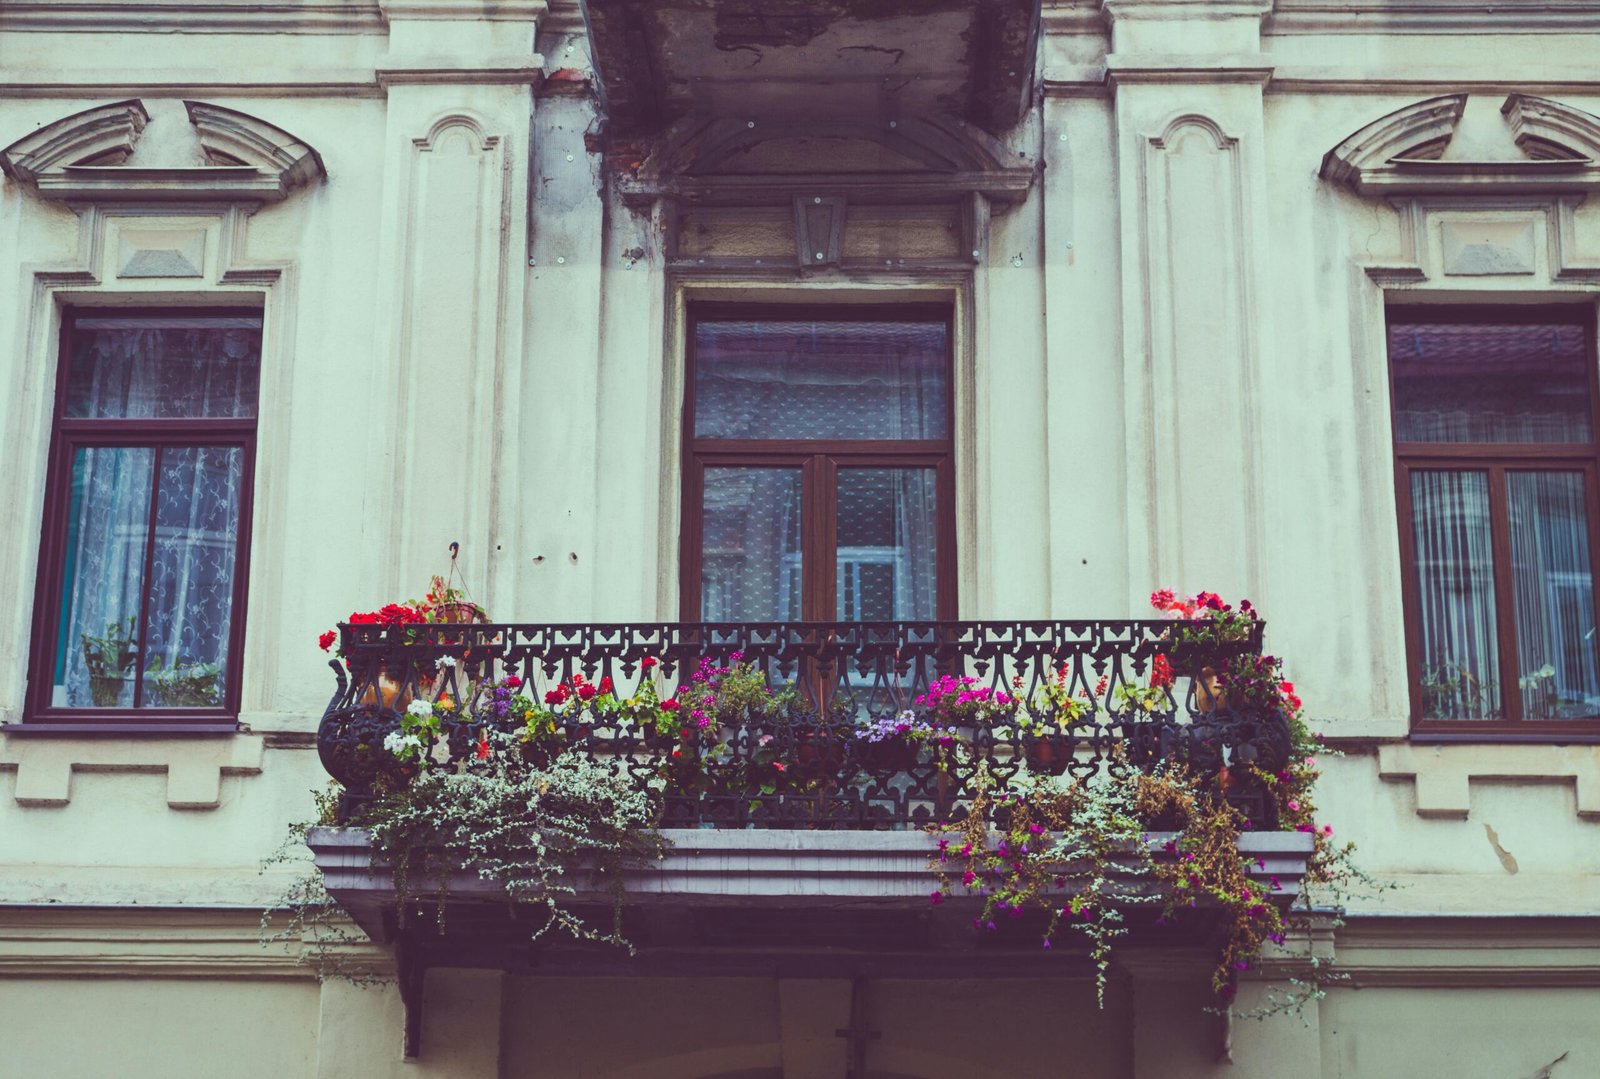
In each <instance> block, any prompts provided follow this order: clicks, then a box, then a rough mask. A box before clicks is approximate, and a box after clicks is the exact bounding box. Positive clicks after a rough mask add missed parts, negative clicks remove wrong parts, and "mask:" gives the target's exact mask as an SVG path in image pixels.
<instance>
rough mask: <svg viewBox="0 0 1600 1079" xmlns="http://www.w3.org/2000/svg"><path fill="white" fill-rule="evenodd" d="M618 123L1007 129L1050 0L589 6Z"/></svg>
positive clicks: (1029, 77) (594, 1) (636, 129)
mask: <svg viewBox="0 0 1600 1079" xmlns="http://www.w3.org/2000/svg"><path fill="white" fill-rule="evenodd" d="M583 7H584V13H585V18H586V19H587V22H588V27H589V41H590V47H591V49H592V50H593V57H594V62H595V67H596V69H597V73H598V76H599V81H600V88H601V93H602V95H603V101H604V104H605V111H606V117H607V125H608V127H609V128H610V133H611V134H612V135H613V136H614V137H621V138H637V137H648V136H651V135H654V134H657V133H659V132H660V131H661V130H662V129H664V128H665V127H667V126H668V125H670V124H672V123H673V122H674V121H676V120H678V119H680V118H682V117H684V116H686V115H688V114H690V113H701V114H709V115H719V116H739V117H747V118H749V119H750V120H753V121H761V120H773V119H785V120H799V119H805V120H813V121H815V120H828V119H837V118H847V117H848V118H853V119H856V120H868V119H873V118H878V119H883V120H885V121H887V120H890V119H894V118H896V117H906V116H915V115H931V114H943V115H948V116H956V117H962V118H964V119H966V120H968V121H969V122H971V123H975V124H977V125H979V126H980V127H982V128H984V129H986V130H988V131H991V132H995V133H999V132H1002V131H1004V130H1006V129H1007V128H1010V127H1011V126H1012V125H1013V124H1015V123H1016V122H1017V120H1018V119H1020V118H1021V116H1022V115H1023V113H1024V111H1025V110H1026V108H1027V104H1028V102H1029V100H1030V99H1031V97H1032V93H1033V74H1034V60H1035V54H1036V52H1037V45H1038V34H1039V10H1040V0H584V3H583Z"/></svg>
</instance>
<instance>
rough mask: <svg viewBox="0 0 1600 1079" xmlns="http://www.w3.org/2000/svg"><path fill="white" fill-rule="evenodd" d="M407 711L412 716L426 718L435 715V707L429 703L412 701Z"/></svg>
mask: <svg viewBox="0 0 1600 1079" xmlns="http://www.w3.org/2000/svg"><path fill="white" fill-rule="evenodd" d="M406 711H407V712H409V713H410V714H411V715H414V716H421V717H424V718H426V717H427V716H431V715H433V705H432V704H430V703H429V702H428V701H412V702H411V703H410V704H408V705H407V706H406Z"/></svg>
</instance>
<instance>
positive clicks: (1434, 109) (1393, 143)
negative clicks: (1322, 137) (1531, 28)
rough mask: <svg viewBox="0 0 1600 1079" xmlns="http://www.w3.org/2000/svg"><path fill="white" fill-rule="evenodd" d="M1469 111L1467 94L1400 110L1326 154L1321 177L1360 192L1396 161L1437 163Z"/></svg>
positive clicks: (1424, 102) (1408, 106)
mask: <svg viewBox="0 0 1600 1079" xmlns="http://www.w3.org/2000/svg"><path fill="white" fill-rule="evenodd" d="M1466 107H1467V95H1466V94H1445V95H1443V96H1441V97H1430V98H1427V99H1426V100H1424V101H1418V102H1416V103H1415V104H1413V105H1407V106H1406V107H1405V108H1403V109H1396V110H1395V111H1394V112H1391V113H1389V114H1388V115H1386V116H1382V117H1380V118H1378V119H1377V120H1374V121H1372V123H1370V124H1367V125H1366V126H1365V127H1363V128H1361V129H1360V130H1359V131H1356V132H1355V133H1354V134H1352V135H1351V136H1350V137H1349V138H1347V139H1345V140H1344V141H1343V142H1341V143H1339V145H1337V146H1335V147H1334V148H1333V149H1331V150H1329V151H1328V152H1327V153H1326V154H1324V155H1323V158H1322V170H1321V173H1320V175H1321V176H1322V178H1323V179H1324V180H1332V181H1333V182H1334V183H1341V184H1345V185H1346V186H1349V187H1355V188H1357V189H1358V190H1359V189H1360V185H1361V183H1362V180H1363V177H1364V176H1365V175H1366V174H1367V173H1370V172H1372V171H1374V170H1377V169H1380V168H1382V167H1383V166H1385V165H1387V164H1388V163H1389V162H1390V161H1392V160H1393V159H1394V158H1396V157H1404V158H1406V159H1407V160H1411V161H1419V160H1426V159H1436V158H1438V157H1439V155H1440V154H1442V153H1444V149H1445V147H1446V146H1448V145H1449V144H1450V138H1451V136H1453V135H1454V134H1455V130H1456V124H1458V123H1460V122H1461V114H1462V112H1464V111H1465V110H1466Z"/></svg>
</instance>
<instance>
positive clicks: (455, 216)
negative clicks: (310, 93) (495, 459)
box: [379, 110, 526, 566]
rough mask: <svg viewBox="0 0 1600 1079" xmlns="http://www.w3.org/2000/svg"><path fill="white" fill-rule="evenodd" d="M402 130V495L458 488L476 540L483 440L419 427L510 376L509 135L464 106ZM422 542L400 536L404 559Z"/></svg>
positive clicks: (396, 325)
mask: <svg viewBox="0 0 1600 1079" xmlns="http://www.w3.org/2000/svg"><path fill="white" fill-rule="evenodd" d="M408 126H409V125H408ZM405 130H406V129H405V128H399V129H398V130H395V131H394V132H393V135H394V136H395V137H396V141H397V142H398V143H399V150H400V153H401V156H400V157H399V158H398V159H397V160H396V159H391V160H392V161H393V162H394V167H396V168H397V169H398V170H399V171H398V173H397V176H398V183H397V184H396V185H395V197H396V198H397V203H396V204H395V212H396V213H397V215H398V216H397V218H396V221H397V224H396V229H395V239H396V241H397V244H396V247H395V248H394V249H393V252H392V256H391V257H392V258H393V259H394V266H393V268H392V270H391V273H392V275H393V276H392V278H391V281H390V284H389V286H388V287H389V288H390V289H392V291H391V292H389V293H388V294H389V295H391V296H392V297H393V302H394V303H395V304H396V305H397V306H396V311H397V312H398V314H397V317H396V318H395V319H393V320H392V322H393V325H392V327H391V330H392V333H393V337H392V339H390V340H388V341H386V342H385V343H384V344H383V346H381V347H383V348H384V349H385V350H386V351H387V353H388V357H389V359H388V360H387V361H386V364H387V365H389V366H387V368H386V369H387V371H388V372H392V373H385V374H383V375H380V376H379V377H381V378H383V379H384V380H385V384H389V381H390V380H391V379H392V380H393V383H394V384H397V385H398V386H399V387H400V389H399V393H398V395H397V398H396V403H397V409H398V413H397V415H398V419H399V426H398V427H397V428H396V429H395V431H394V432H393V434H392V437H393V438H394V442H393V443H392V446H393V449H392V453H393V458H392V459H393V461H395V462H396V466H395V470H396V475H395V490H394V496H395V497H396V498H397V499H398V505H399V506H400V507H423V506H431V505H434V504H435V503H436V502H437V500H438V499H439V498H440V497H442V496H444V495H445V493H446V492H450V495H449V497H452V498H454V499H455V500H456V503H455V504H456V505H457V507H458V509H459V511H460V519H461V520H462V521H463V522H465V524H464V526H463V527H466V528H467V529H468V532H469V534H474V535H488V534H489V528H488V523H487V522H488V518H489V514H490V499H491V497H492V495H491V493H490V491H489V490H488V489H487V488H486V487H485V486H484V485H481V484H479V485H472V484H469V485H467V486H466V488H464V489H463V488H461V486H460V478H461V477H462V476H473V475H483V474H485V473H486V471H487V470H488V461H487V460H486V459H485V457H484V454H485V453H486V452H488V451H487V450H486V449H485V445H484V443H483V442H482V441H481V440H476V441H474V440H467V441H463V440H461V439H457V438H451V437H449V434H448V432H443V431H440V432H437V433H438V435H439V437H438V438H437V439H435V440H429V439H426V438H420V437H419V435H418V432H421V431H428V430H431V429H432V427H431V426H430V424H429V423H428V420H427V416H428V415H429V414H431V412H432V410H434V409H435V408H436V407H437V402H436V400H435V395H436V394H437V393H438V388H439V387H441V386H451V387H453V389H452V392H454V393H458V394H460V395H461V398H462V400H465V401H473V402H488V401H492V400H494V398H495V394H496V388H497V387H498V386H500V385H502V383H503V382H504V379H505V378H506V364H507V362H508V360H507V353H506V348H505V332H506V330H505V323H506V320H507V318H508V296H509V295H511V292H510V289H511V287H512V284H511V282H512V275H513V274H514V273H515V272H516V268H518V267H520V266H521V265H522V264H523V262H524V261H525V251H524V250H523V249H521V248H520V247H518V246H516V245H519V244H521V243H522V236H521V235H520V234H519V232H518V231H517V230H514V229H513V228H512V227H511V225H510V222H511V221H512V219H513V209H512V205H513V200H514V186H513V183H512V176H513V172H512V170H513V168H514V162H513V158H512V153H513V140H512V138H511V136H510V135H509V134H507V133H505V132H503V131H494V130H492V129H491V127H490V124H489V123H488V122H487V121H485V120H484V119H481V118H480V117H478V116H477V115H474V114H471V113H468V112H465V111H459V110H457V111H451V112H448V113H445V114H443V115H439V116H437V117H435V118H434V119H433V120H432V122H430V123H428V126H427V128H426V130H425V131H424V132H423V134H421V135H411V136H410V137H406V135H405V133H404V132H405ZM411 130H415V129H414V128H413V129H411ZM523 152H524V154H525V153H526V151H523ZM434 426H436V425H434ZM414 541H415V542H414ZM420 542H421V541H420V540H419V539H418V538H417V537H416V536H413V535H412V534H410V533H402V534H401V535H400V536H398V537H397V538H396V541H395V559H396V564H397V565H400V566H406V565H414V564H420V558H421V556H420V555H419V554H418V552H417V546H416V545H417V544H419V543H420Z"/></svg>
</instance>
